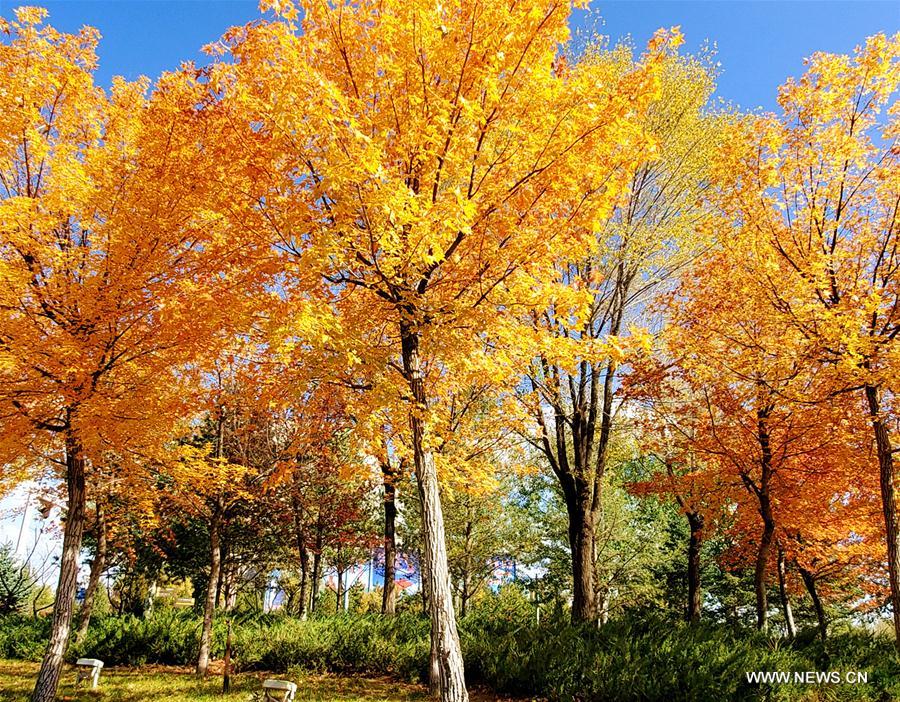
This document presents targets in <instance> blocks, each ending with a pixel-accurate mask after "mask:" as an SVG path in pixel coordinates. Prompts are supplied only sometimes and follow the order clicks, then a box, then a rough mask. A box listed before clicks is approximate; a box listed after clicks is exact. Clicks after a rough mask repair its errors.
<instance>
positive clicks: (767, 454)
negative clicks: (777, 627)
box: [742, 406, 775, 631]
mask: <svg viewBox="0 0 900 702" xmlns="http://www.w3.org/2000/svg"><path fill="white" fill-rule="evenodd" d="M771 410H772V408H771V406H767V407H763V408H760V409H758V410H757V440H758V441H759V447H760V452H761V456H762V460H761V462H760V482H759V485H758V486H757V485H755V484H754V483H753V481H752V480H751V479H750V478H749V477H748V476H746V475H744V476H742V477H743V479H744V481H745V484H747V485H749V486H750V487H751V491H752V492H754V493H755V494H756V497H757V499H758V500H759V515H760V517H762V520H763V531H762V534H761V535H760V539H759V547H758V549H757V551H756V568H755V570H754V574H753V585H754V588H755V589H756V628H757V629H759V630H760V631H766V629H768V626H769V600H768V596H767V593H766V569H767V567H768V564H769V551H770V550H771V547H772V540H773V539H774V537H775V517H774V515H773V513H772V500H771V498H770V496H769V486H770V484H771V479H772V446H771V443H770V441H769V426H768V421H769V416H770V414H771Z"/></svg>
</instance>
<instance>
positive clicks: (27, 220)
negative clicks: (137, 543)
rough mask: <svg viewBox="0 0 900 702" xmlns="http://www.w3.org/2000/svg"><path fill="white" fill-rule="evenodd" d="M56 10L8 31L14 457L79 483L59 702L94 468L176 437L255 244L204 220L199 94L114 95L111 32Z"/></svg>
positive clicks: (57, 623)
mask: <svg viewBox="0 0 900 702" xmlns="http://www.w3.org/2000/svg"><path fill="white" fill-rule="evenodd" d="M45 14H46V13H45V12H43V11H41V10H37V9H34V8H23V9H20V10H18V11H16V13H15V19H14V20H12V21H7V20H3V21H2V25H0V33H2V34H3V37H4V38H3V43H2V44H0V71H2V73H3V75H4V90H3V92H2V95H0V112H2V115H3V116H2V118H0V149H2V157H0V160H2V164H3V165H2V166H0V188H2V200H0V234H2V239H0V288H2V291H0V422H2V423H0V456H2V460H3V461H4V462H6V461H7V460H9V461H10V463H12V464H15V462H16V461H22V460H23V458H24V460H25V461H26V462H27V464H28V465H29V466H30V467H32V468H34V469H41V468H43V467H44V466H46V465H48V464H49V465H51V466H53V467H54V469H58V470H59V473H60V474H61V476H62V477H63V478H64V480H65V481H66V484H67V490H66V496H67V519H66V526H65V537H64V544H63V556H62V561H61V568H60V579H59V585H58V587H57V591H56V603H55V606H54V615H53V626H52V633H51V637H50V642H49V645H48V649H47V654H46V656H45V658H44V662H43V664H42V667H41V672H40V674H39V676H38V679H37V682H36V685H35V691H34V696H33V699H34V700H35V702H40V701H44V700H49V699H52V698H53V696H54V694H55V690H56V686H57V682H58V679H59V673H60V670H61V666H62V655H63V652H64V649H65V646H66V642H67V640H68V635H69V629H70V623H71V618H72V605H73V600H74V595H75V578H76V575H77V570H78V556H79V552H80V549H81V537H82V532H83V528H84V518H85V502H86V492H85V479H86V473H88V472H89V471H90V470H91V465H92V464H93V462H97V461H101V460H102V455H103V451H104V450H105V449H107V448H112V449H114V450H115V451H116V452H117V453H118V455H119V456H120V459H121V461H122V465H121V470H128V469H130V468H131V467H132V466H133V464H134V461H129V460H128V459H129V457H130V456H134V455H135V454H137V453H141V452H145V453H146V452H152V451H154V450H155V448H154V447H158V446H159V445H160V444H161V443H162V442H164V440H165V438H167V431H168V426H170V424H171V423H172V422H173V421H174V420H175V417H176V416H177V414H178V412H179V410H180V408H179V399H178V394H177V393H178V387H179V385H180V384H181V382H182V380H183V379H184V376H179V375H178V374H176V372H175V369H177V368H180V367H182V368H183V367H185V366H186V364H188V363H190V361H191V360H192V359H193V358H196V357H197V356H198V355H199V354H201V353H203V352H205V350H206V348H207V347H208V346H209V344H210V343H211V342H212V340H213V339H214V338H215V337H216V335H217V334H218V332H219V330H221V329H225V328H228V327H229V323H228V321H227V318H226V316H227V315H228V314H230V312H228V310H227V308H228V302H227V301H228V299H229V290H234V289H236V288H232V286H233V285H236V286H237V287H238V288H239V287H240V286H241V285H242V283H241V281H242V279H243V277H242V276H241V275H240V274H237V273H235V277H234V279H228V274H229V272H236V271H238V268H237V264H238V263H239V258H240V257H239V254H240V252H239V251H238V250H236V249H238V248H239V247H234V246H232V245H229V244H228V243H227V242H226V241H225V239H224V238H223V236H222V235H223V230H222V229H221V227H219V226H218V225H217V223H216V221H215V220H214V219H212V218H210V217H208V216H206V215H205V213H204V210H203V209H202V208H201V207H200V199H199V198H201V190H202V189H203V188H202V185H201V184H203V183H205V182H210V183H213V182H215V174H214V173H211V172H210V171H208V170H206V169H204V167H203V164H202V163H201V161H200V159H199V158H198V155H199V149H198V145H197V140H196V134H197V133H198V132H202V126H201V125H199V124H198V123H196V122H195V121H192V120H191V119H190V118H189V116H190V115H192V114H193V110H191V109H190V107H191V106H193V105H194V104H196V102H197V100H198V99H199V98H200V95H201V92H200V86H199V84H198V83H197V82H196V81H195V80H194V78H193V77H192V76H191V75H189V74H188V73H183V74H173V75H171V76H168V77H164V78H161V79H160V81H159V83H158V84H157V87H156V89H155V91H154V92H153V94H152V96H151V97H147V96H146V92H147V88H148V82H147V81H146V80H142V81H138V82H136V83H126V82H124V81H120V80H116V81H115V82H114V84H113V87H112V89H111V90H110V92H109V94H106V93H104V92H103V91H101V90H100V89H98V88H97V87H95V86H94V83H93V80H92V71H93V69H94V68H95V66H96V57H95V53H94V51H95V46H96V42H97V38H98V35H97V32H96V31H94V30H92V29H88V28H85V29H83V30H82V31H81V32H80V33H79V34H76V35H67V34H62V33H59V32H57V31H55V30H54V29H52V28H51V27H49V26H45V25H43V24H42V20H43V18H44V16H45ZM244 282H246V281H244ZM214 290H218V291H219V296H218V299H217V300H216V304H212V302H213V297H212V296H213V291H214ZM186 319H191V320H192V321H191V324H190V325H187V324H185V323H184V322H185V320H186ZM138 398H140V401H139V402H138V401H136V400H137V399H138ZM59 456H62V458H59Z"/></svg>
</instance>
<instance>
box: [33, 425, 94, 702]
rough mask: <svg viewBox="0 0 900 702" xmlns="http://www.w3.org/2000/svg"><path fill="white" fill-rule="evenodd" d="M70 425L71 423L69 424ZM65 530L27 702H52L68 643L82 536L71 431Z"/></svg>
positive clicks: (79, 458) (78, 466)
mask: <svg viewBox="0 0 900 702" xmlns="http://www.w3.org/2000/svg"><path fill="white" fill-rule="evenodd" d="M70 421H71V420H70ZM65 441H66V490H67V496H68V501H67V506H66V526H65V529H64V530H63V548H62V557H61V559H60V564H59V582H58V584H57V586H56V597H55V599H54V603H53V622H52V624H51V625H50V641H49V643H48V644H47V650H46V653H45V654H44V659H43V660H42V661H41V669H40V671H39V672H38V677H37V681H36V682H35V684H34V691H33V693H32V695H31V702H52V700H53V699H55V698H56V689H57V687H58V686H59V676H60V673H62V666H63V656H64V655H65V652H66V646H67V645H68V643H69V632H70V630H71V626H72V614H73V611H74V607H75V590H76V587H77V584H78V556H79V555H80V553H81V538H82V535H83V534H84V511H85V502H86V496H85V459H84V455H83V453H82V448H81V442H80V441H79V440H78V437H77V435H76V434H75V432H74V430H73V429H71V427H70V428H69V430H68V431H67V432H66V439H65Z"/></svg>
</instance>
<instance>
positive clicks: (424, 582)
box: [419, 552, 441, 698]
mask: <svg viewBox="0 0 900 702" xmlns="http://www.w3.org/2000/svg"><path fill="white" fill-rule="evenodd" d="M419 570H420V572H419V576H420V578H421V587H422V613H423V614H425V615H426V616H427V617H428V618H429V619H430V618H431V600H429V599H428V592H429V590H428V577H429V576H428V563H427V562H426V561H425V559H424V558H423V557H422V554H421V552H420V553H419ZM436 635H437V634H436V631H435V629H434V627H432V628H431V632H430V641H431V651H430V653H429V656H428V695H429V696H430V697H432V698H438V697H440V695H441V666H440V665H439V663H438V657H437V651H438V644H437V641H436V640H435V639H436Z"/></svg>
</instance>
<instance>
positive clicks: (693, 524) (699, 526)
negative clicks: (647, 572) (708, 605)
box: [687, 512, 703, 624]
mask: <svg viewBox="0 0 900 702" xmlns="http://www.w3.org/2000/svg"><path fill="white" fill-rule="evenodd" d="M687 519H688V524H689V525H690V528H691V536H690V540H689V541H688V556H687V570H688V572H687V576H688V577H687V580H688V606H687V620H688V621H689V622H690V623H691V624H695V623H697V622H699V621H700V615H701V606H700V548H701V546H702V545H703V516H702V515H700V514H699V513H697V512H689V513H688V515H687Z"/></svg>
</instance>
